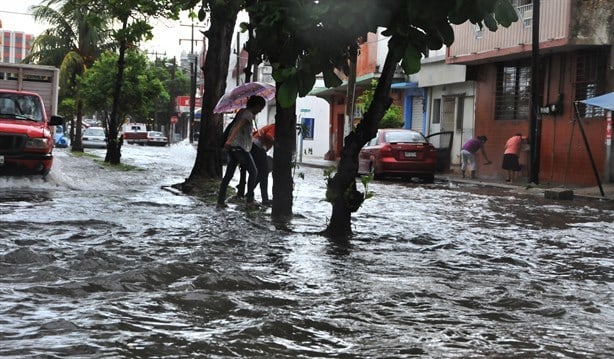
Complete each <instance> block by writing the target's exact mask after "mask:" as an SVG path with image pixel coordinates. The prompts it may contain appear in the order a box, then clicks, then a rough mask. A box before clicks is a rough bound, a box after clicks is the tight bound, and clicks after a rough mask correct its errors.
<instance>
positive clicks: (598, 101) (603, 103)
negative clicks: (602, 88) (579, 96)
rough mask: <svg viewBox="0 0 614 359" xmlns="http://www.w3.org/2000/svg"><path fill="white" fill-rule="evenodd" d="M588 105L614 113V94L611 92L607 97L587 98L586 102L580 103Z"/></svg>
mask: <svg viewBox="0 0 614 359" xmlns="http://www.w3.org/2000/svg"><path fill="white" fill-rule="evenodd" d="M580 102H582V103H585V104H587V105H591V106H597V107H603V108H605V109H607V110H610V111H614V92H610V93H608V94H605V95H601V96H597V97H591V98H587V99H586V100H582V101H580Z"/></svg>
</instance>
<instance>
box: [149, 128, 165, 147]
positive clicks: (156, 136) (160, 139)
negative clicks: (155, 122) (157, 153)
mask: <svg viewBox="0 0 614 359" xmlns="http://www.w3.org/2000/svg"><path fill="white" fill-rule="evenodd" d="M147 145H149V146H166V145H168V138H167V137H166V136H164V134H163V133H162V132H159V131H147Z"/></svg>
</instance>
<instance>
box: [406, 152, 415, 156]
mask: <svg viewBox="0 0 614 359" xmlns="http://www.w3.org/2000/svg"><path fill="white" fill-rule="evenodd" d="M405 157H416V152H405Z"/></svg>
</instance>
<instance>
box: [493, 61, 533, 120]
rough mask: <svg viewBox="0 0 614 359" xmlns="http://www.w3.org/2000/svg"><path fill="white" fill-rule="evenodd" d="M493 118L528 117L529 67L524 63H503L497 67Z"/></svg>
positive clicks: (512, 118) (516, 118) (519, 118)
mask: <svg viewBox="0 0 614 359" xmlns="http://www.w3.org/2000/svg"><path fill="white" fill-rule="evenodd" d="M496 91H497V92H496V95H495V120H525V119H528V118H529V101H530V99H531V67H530V66H529V65H528V64H526V63H515V64H504V65H499V66H498V68H497V90H496Z"/></svg>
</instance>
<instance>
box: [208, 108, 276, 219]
mask: <svg viewBox="0 0 614 359" xmlns="http://www.w3.org/2000/svg"><path fill="white" fill-rule="evenodd" d="M264 106H266V100H265V99H264V98H263V97H261V96H250V97H249V99H248V100H247V104H246V106H245V108H244V109H241V110H239V112H237V115H236V116H235V117H236V121H234V125H233V127H232V129H231V130H230V134H229V135H228V138H227V139H226V142H225V143H224V149H225V150H227V151H228V164H227V165H226V172H225V173H224V177H223V178H222V183H221V184H220V190H219V192H218V197H217V207H218V208H225V207H227V205H226V191H227V189H228V184H229V183H230V180H231V179H232V177H233V176H234V174H235V170H236V169H237V165H238V164H240V165H241V167H243V168H245V169H246V170H247V173H248V174H249V177H248V180H247V196H246V197H247V204H248V206H250V205H254V188H255V187H256V183H257V178H258V170H257V168H256V165H255V164H254V159H253V158H252V155H251V154H250V151H251V148H252V142H253V140H252V131H253V125H252V123H253V122H254V118H255V116H256V115H257V114H258V113H260V111H262V110H263V109H264Z"/></svg>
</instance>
